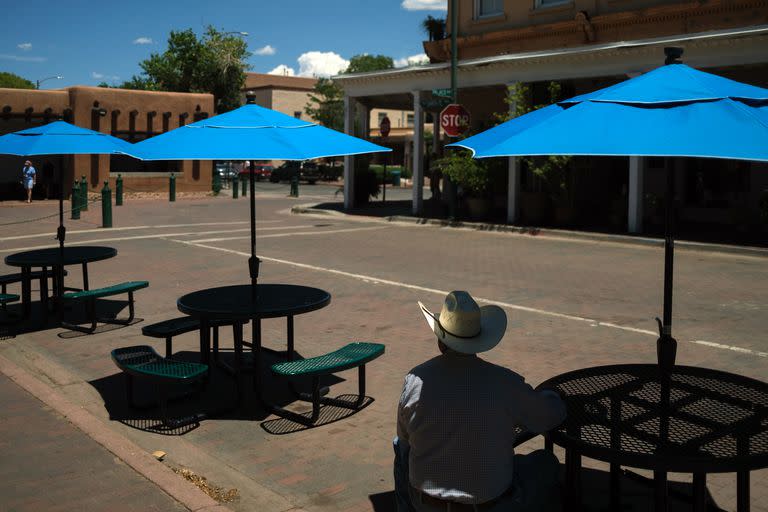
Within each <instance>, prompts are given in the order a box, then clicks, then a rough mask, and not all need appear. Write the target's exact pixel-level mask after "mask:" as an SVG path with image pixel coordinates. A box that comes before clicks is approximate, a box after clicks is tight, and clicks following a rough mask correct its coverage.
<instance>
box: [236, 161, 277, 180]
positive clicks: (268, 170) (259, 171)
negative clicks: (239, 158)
mask: <svg viewBox="0 0 768 512" xmlns="http://www.w3.org/2000/svg"><path fill="white" fill-rule="evenodd" d="M273 169H274V167H273V166H271V165H269V164H255V165H254V166H253V173H254V177H255V178H256V181H261V180H268V179H270V178H271V177H272V170H273ZM250 172H251V171H250V169H249V168H248V167H245V166H243V168H242V169H241V170H240V177H241V178H242V177H244V176H245V177H247V176H248V174H249V173H250Z"/></svg>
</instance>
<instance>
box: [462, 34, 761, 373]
mask: <svg viewBox="0 0 768 512" xmlns="http://www.w3.org/2000/svg"><path fill="white" fill-rule="evenodd" d="M666 51H667V55H668V59H667V64H669V65H667V66H663V67H660V68H657V69H655V70H653V71H650V72H648V73H646V74H644V75H641V76H639V77H636V78H633V79H631V80H627V81H624V82H621V83H619V84H616V85H613V86H611V87H607V88H605V89H601V90H599V91H596V92H593V93H589V94H584V95H581V96H576V97H574V98H571V99H569V100H565V101H561V102H558V103H556V104H553V105H550V106H548V107H546V108H542V109H540V110H537V111H534V112H531V113H529V114H526V115H524V116H520V117H518V118H515V119H512V120H510V121H507V122H506V123H503V124H501V125H499V126H496V127H494V128H492V129H490V130H488V131H486V132H483V133H480V134H478V135H475V136H473V137H469V138H467V139H464V140H462V141H460V142H456V143H454V144H450V146H453V147H462V148H466V149H470V150H472V152H473V153H474V156H475V157H476V158H485V157H495V156H536V155H592V156H606V155H614V156H659V157H703V158H727V159H742V160H758V161H768V89H762V88H760V87H754V86H751V85H747V84H742V83H739V82H735V81H733V80H729V79H727V78H723V77H719V76H716V75H712V74H709V73H704V72H702V71H697V70H695V69H693V68H690V67H688V66H686V65H684V64H680V63H679V62H677V61H675V58H676V57H678V56H679V55H680V54H681V53H682V52H681V51H679V50H678V49H667V50H666ZM673 187H674V179H673V174H672V171H671V170H668V171H667V215H666V236H665V265H664V315H663V318H664V319H663V322H659V324H660V325H659V330H660V337H659V364H660V365H661V366H662V368H664V369H665V370H671V367H672V365H673V364H674V359H675V347H676V342H675V340H674V338H672V268H673V258H674V242H673V238H672V226H671V224H672V207H671V204H670V203H671V200H672V198H673V197H674V193H673V191H674V188H673Z"/></svg>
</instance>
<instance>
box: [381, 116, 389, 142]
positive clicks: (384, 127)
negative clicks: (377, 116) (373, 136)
mask: <svg viewBox="0 0 768 512" xmlns="http://www.w3.org/2000/svg"><path fill="white" fill-rule="evenodd" d="M391 127H392V125H391V124H390V123H389V118H388V117H387V116H384V117H383V118H382V119H381V121H379V133H381V136H382V137H386V136H387V135H389V129H390V128H391Z"/></svg>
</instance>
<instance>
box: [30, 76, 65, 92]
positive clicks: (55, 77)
mask: <svg viewBox="0 0 768 512" xmlns="http://www.w3.org/2000/svg"><path fill="white" fill-rule="evenodd" d="M62 78H64V77H63V76H59V75H54V76H49V77H46V78H41V79H40V80H35V85H37V88H38V89H39V88H40V84H41V83H43V82H45V81H46V80H54V79H56V80H61V79H62Z"/></svg>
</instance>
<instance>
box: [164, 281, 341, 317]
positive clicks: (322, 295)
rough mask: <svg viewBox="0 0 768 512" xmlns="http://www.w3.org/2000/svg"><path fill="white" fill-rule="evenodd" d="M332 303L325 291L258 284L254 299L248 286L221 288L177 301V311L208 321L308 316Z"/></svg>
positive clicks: (194, 293)
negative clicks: (306, 314)
mask: <svg viewBox="0 0 768 512" xmlns="http://www.w3.org/2000/svg"><path fill="white" fill-rule="evenodd" d="M330 302H331V295H330V294H329V293H328V292H326V291H325V290H321V289H319V288H312V287H309V286H300V285H295V284H258V285H256V296H255V297H254V295H253V291H252V288H251V285H250V284H241V285H234V286H221V287H218V288H208V289H205V290H199V291H196V292H192V293H188V294H187V295H184V296H183V297H181V298H179V300H178V302H177V306H178V308H179V311H181V312H182V313H186V314H188V315H191V316H194V317H197V318H204V319H209V320H217V319H232V320H239V319H242V320H249V319H252V318H277V317H283V316H289V315H299V314H301V313H308V312H310V311H314V310H316V309H320V308H324V307H325V306H327V305H328V304H329V303H330Z"/></svg>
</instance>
